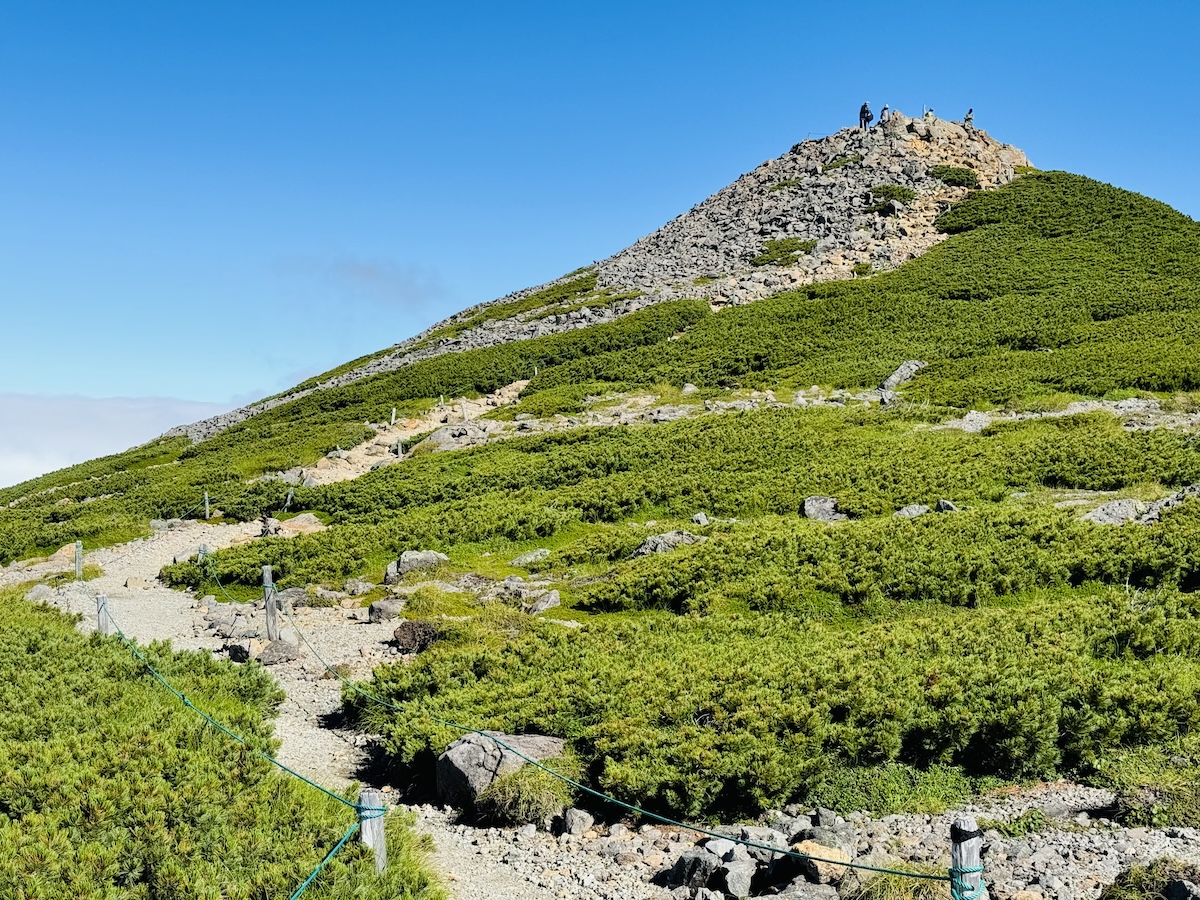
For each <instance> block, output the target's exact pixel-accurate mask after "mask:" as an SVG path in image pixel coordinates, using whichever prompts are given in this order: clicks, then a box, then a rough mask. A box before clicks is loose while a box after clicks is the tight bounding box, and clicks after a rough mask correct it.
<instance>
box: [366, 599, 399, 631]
mask: <svg viewBox="0 0 1200 900" xmlns="http://www.w3.org/2000/svg"><path fill="white" fill-rule="evenodd" d="M404 605H405V601H404V600H396V599H387V600H376V601H375V602H374V603H372V604H371V606H370V608H369V609H368V610H367V621H368V622H371V623H373V624H375V625H378V624H379V623H380V622H388V621H391V620H392V619H397V618H399V617H400V613H402V612H404Z"/></svg>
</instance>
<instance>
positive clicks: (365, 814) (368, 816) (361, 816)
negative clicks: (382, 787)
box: [358, 788, 387, 874]
mask: <svg viewBox="0 0 1200 900" xmlns="http://www.w3.org/2000/svg"><path fill="white" fill-rule="evenodd" d="M358 804H359V810H358V822H359V832H360V833H361V834H362V842H363V843H364V844H366V845H367V846H368V847H370V848H371V851H372V852H373V853H374V854H375V872H376V874H378V873H380V872H382V871H383V870H384V869H386V868H387V837H386V835H385V834H384V832H383V813H382V812H380V811H379V810H382V809H383V794H381V793H380V792H379V791H377V790H375V789H373V788H367V789H366V790H364V791H363V792H362V796H361V797H359V801H358ZM371 807H375V808H374V809H372V808H371Z"/></svg>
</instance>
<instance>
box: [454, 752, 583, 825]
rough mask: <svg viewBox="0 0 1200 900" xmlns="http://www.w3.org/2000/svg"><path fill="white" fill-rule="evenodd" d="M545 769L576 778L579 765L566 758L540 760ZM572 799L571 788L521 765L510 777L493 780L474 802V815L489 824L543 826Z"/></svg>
mask: <svg viewBox="0 0 1200 900" xmlns="http://www.w3.org/2000/svg"><path fill="white" fill-rule="evenodd" d="M543 765H545V766H546V767H547V768H548V769H551V770H552V771H554V772H557V773H559V774H560V775H565V776H566V777H567V778H572V779H577V778H578V777H579V774H580V773H579V764H578V762H577V761H576V760H575V759H574V757H573V756H570V755H567V756H562V757H556V758H553V759H547V760H544V761H543ZM573 800H574V791H573V789H572V788H571V787H570V785H568V784H566V783H565V782H564V781H562V780H561V779H559V778H555V777H554V776H553V775H551V774H550V773H549V772H546V771H544V770H542V769H539V768H537V767H536V766H533V765H528V764H526V765H524V766H522V767H521V768H520V769H518V770H517V771H515V772H513V773H512V774H510V775H505V776H503V777H501V778H498V779H496V780H495V781H494V782H492V784H491V785H490V786H489V787H488V788H487V789H486V790H484V792H483V793H482V794H480V795H479V798H478V799H477V800H476V802H475V812H476V814H477V815H478V816H479V818H480V820H481V821H483V822H485V823H487V824H489V825H499V826H512V825H527V824H534V825H544V824H548V820H549V819H551V818H553V817H554V816H558V815H561V814H562V811H563V810H564V809H566V808H567V807H568V806H570V805H571V803H572V802H573Z"/></svg>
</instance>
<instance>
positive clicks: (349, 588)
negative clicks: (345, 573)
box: [343, 578, 375, 597]
mask: <svg viewBox="0 0 1200 900" xmlns="http://www.w3.org/2000/svg"><path fill="white" fill-rule="evenodd" d="M343 590H345V592H346V593H347V594H349V595H350V596H351V597H361V596H362V595H363V594H369V593H370V592H371V591H373V590H375V585H373V584H371V582H369V581H362V580H360V579H358V578H350V579H348V580H347V581H346V583H345V585H343Z"/></svg>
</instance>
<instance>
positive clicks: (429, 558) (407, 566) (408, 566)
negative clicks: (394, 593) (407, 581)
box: [396, 550, 450, 575]
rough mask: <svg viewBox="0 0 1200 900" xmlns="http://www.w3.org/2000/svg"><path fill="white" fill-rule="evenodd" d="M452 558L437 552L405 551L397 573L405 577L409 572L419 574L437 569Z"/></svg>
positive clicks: (398, 561) (397, 565)
mask: <svg viewBox="0 0 1200 900" xmlns="http://www.w3.org/2000/svg"><path fill="white" fill-rule="evenodd" d="M449 561H450V557H448V556H447V555H446V554H445V553H438V552H437V551H436V550H405V551H404V552H403V553H401V554H400V559H399V560H397V562H396V571H397V572H398V573H399V574H401V575H405V574H407V573H408V572H419V571H422V570H424V569H436V568H437V567H438V566H440V565H441V564H442V563H444V562H449Z"/></svg>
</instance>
